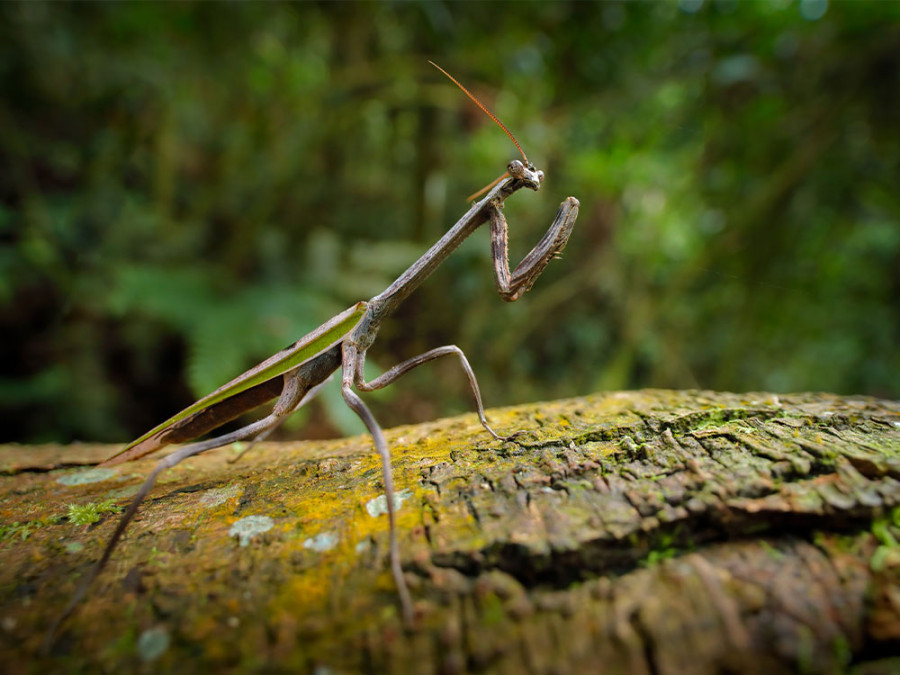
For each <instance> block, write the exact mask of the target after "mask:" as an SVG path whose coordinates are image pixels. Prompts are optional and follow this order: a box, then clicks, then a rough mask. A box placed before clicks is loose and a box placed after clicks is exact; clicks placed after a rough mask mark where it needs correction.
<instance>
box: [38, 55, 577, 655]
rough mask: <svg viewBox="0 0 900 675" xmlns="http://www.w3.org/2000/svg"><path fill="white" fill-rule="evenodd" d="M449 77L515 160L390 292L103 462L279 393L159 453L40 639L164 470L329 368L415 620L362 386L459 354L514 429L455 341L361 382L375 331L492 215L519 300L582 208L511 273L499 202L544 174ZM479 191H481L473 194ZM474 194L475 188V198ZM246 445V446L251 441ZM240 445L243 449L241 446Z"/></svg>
mask: <svg viewBox="0 0 900 675" xmlns="http://www.w3.org/2000/svg"><path fill="white" fill-rule="evenodd" d="M432 65H434V66H435V68H438V70H440V71H441V72H442V73H444V74H445V75H446V76H447V77H449V78H450V79H451V80H452V81H453V82H454V83H455V84H456V85H457V86H459V88H460V89H462V91H463V92H465V94H466V95H467V96H468V97H469V98H470V99H472V101H474V102H475V103H476V104H477V105H478V106H479V107H480V108H481V109H482V110H483V111H484V112H485V113H487V114H488V115H489V116H490V117H491V119H493V120H494V121H495V122H496V123H497V124H498V125H500V127H501V128H502V129H503V130H504V131H505V132H506V134H507V135H508V136H509V137H510V139H512V141H513V143H515V145H516V147H517V148H518V149H519V152H520V153H521V155H522V159H521V160H519V159H514V160H512V161H511V162H510V163H509V165H508V166H507V168H506V173H504V174H503V176H501V177H500V178H499V179H498V180H497V181H495V182H494V183H493V184H492V185H490V186H488V187H487V188H485V190H483V191H482V192H485V191H486V194H485V195H484V196H483V197H482V198H481V199H479V200H478V201H476V202H475V203H473V204H472V206H471V207H470V208H469V210H468V211H466V213H465V214H463V216H462V217H461V218H460V219H459V220H458V221H457V222H456V224H455V225H453V226H452V227H451V228H450V229H449V230H448V231H447V232H446V234H444V236H443V237H441V238H440V240H438V241H437V243H435V244H434V245H433V246H432V247H431V248H430V249H428V251H426V252H425V254H424V255H422V257H421V258H419V259H418V260H417V261H416V262H414V263H413V264H412V265H411V266H410V267H409V268H408V269H407V270H406V271H405V272H403V274H401V275H400V277H399V278H398V279H397V280H396V281H394V282H393V283H392V284H391V285H390V286H389V287H388V288H387V289H386V290H384V291H383V292H382V293H380V294H379V295H376V296H375V297H374V298H372V299H370V300H368V301H364V302H358V303H356V304H355V305H353V306H352V307H350V308H348V309H346V310H345V311H343V312H341V313H340V314H338V315H337V316H335V317H332V318H331V319H329V320H328V321H326V322H325V323H324V324H322V325H321V326H320V327H319V328H317V329H316V330H314V331H312V332H311V333H309V334H308V335H305V336H304V337H302V338H300V339H299V340H298V341H297V342H296V343H294V344H293V345H291V346H290V347H287V348H286V349H283V350H281V351H280V352H278V353H276V354H274V355H273V356H271V357H269V358H268V359H266V360H265V361H263V362H262V363H260V364H258V365H257V366H255V367H253V368H251V369H250V370H248V371H247V372H245V373H243V374H241V375H239V376H237V377H236V378H235V379H233V380H232V381H231V382H228V383H227V384H225V385H223V386H222V387H220V388H218V389H217V390H215V391H214V392H212V393H211V394H209V395H208V396H205V397H204V398H202V399H200V400H199V401H197V402H196V403H194V404H192V405H190V406H189V407H187V408H186V409H184V410H182V411H181V412H179V413H178V414H176V415H175V416H174V417H172V418H171V419H169V420H166V421H165V422H163V423H162V424H160V425H159V426H157V427H155V428H154V429H151V430H150V431H148V432H147V433H146V434H144V435H143V436H141V437H140V438H138V439H136V440H135V441H133V442H132V443H130V444H129V445H128V446H126V447H125V448H124V449H123V450H121V451H120V452H118V453H117V454H115V455H113V456H112V457H110V458H109V459H107V460H106V461H105V462H103V464H102V466H110V465H113V464H118V463H120V462H126V461H129V460H134V459H137V458H139V457H143V456H144V455H147V454H149V453H152V452H155V451H157V450H159V449H161V448H163V447H164V446H167V445H170V444H172V443H183V442H187V441H190V440H192V439H195V438H198V437H200V436H202V435H204V434H206V433H207V432H209V431H211V430H213V429H216V428H218V427H220V426H221V425H223V424H225V423H226V422H228V421H229V420H231V419H234V418H235V417H237V416H238V415H240V414H242V413H244V412H247V411H249V410H252V409H253V408H255V407H257V406H259V405H261V404H263V403H265V402H266V401H269V400H271V399H277V400H276V401H275V404H274V407H273V408H272V410H271V412H270V413H269V414H268V415H267V416H265V417H263V418H262V419H260V420H257V421H255V422H253V423H251V424H248V425H246V426H244V427H242V428H240V429H238V430H237V431H233V432H231V433H226V434H223V435H221V436H218V437H216V438H212V439H209V440H205V441H200V442H196V443H190V444H189V445H184V446H182V447H180V448H178V449H177V450H175V451H174V452H172V453H171V454H169V455H168V456H166V457H165V458H163V459H161V460H160V461H159V463H158V464H157V465H156V466H155V467H154V469H153V470H152V471H151V472H150V474H149V476H147V478H146V480H145V481H144V483H143V485H142V486H141V488H140V489H139V490H138V492H137V494H136V495H135V497H134V499H133V500H132V502H131V504H130V505H129V506H128V508H127V509H126V510H125V511H124V513H123V514H122V517H121V519H120V520H119V523H118V526H117V527H116V530H115V532H114V533H113V535H112V537H110V539H109V542H108V543H107V545H106V548H105V550H104V551H103V554H102V556H101V557H100V559H99V560H98V561H97V563H96V564H95V565H94V567H93V569H92V570H91V572H90V574H88V576H87V578H86V579H85V580H84V581H83V583H82V584H81V586H80V587H79V589H78V590H77V592H76V593H75V595H74V597H73V598H72V600H71V601H70V602H69V604H68V605H67V606H66V608H65V609H64V610H63V612H62V614H61V615H60V616H59V617H58V618H57V620H56V621H55V622H54V624H53V626H52V627H51V628H50V630H49V632H48V635H47V640H46V647H48V648H49V647H50V646H51V645H52V643H53V640H54V636H55V634H56V633H57V631H58V630H59V627H60V625H61V624H62V622H63V621H64V620H65V619H66V617H68V616H69V614H71V613H72V611H73V610H74V608H75V607H76V606H77V605H78V603H79V602H80V601H81V600H82V599H83V598H84V597H85V595H86V593H87V591H88V588H89V587H90V585H91V583H92V582H93V580H94V579H96V577H97V575H99V574H100V572H101V571H102V570H103V569H104V567H105V566H106V564H107V562H108V561H109V559H110V556H111V554H112V553H113V551H114V549H115V547H116V544H117V543H118V542H119V540H120V539H121V537H122V534H123V532H124V531H125V529H126V528H127V527H128V524H129V523H130V522H131V520H132V519H133V518H134V516H135V513H136V512H137V509H138V507H139V506H140V504H141V502H142V501H143V500H144V498H145V497H146V496H147V494H148V493H149V492H150V490H151V489H152V488H153V485H154V483H155V482H156V479H157V477H158V476H159V475H160V473H162V472H163V471H165V470H166V469H168V468H171V467H173V466H175V465H176V464H178V463H180V462H182V461H183V460H185V459H187V458H188V457H193V456H194V455H199V454H200V453H203V452H206V451H207V450H212V449H214V448H220V447H222V446H226V445H230V444H231V443H234V442H235V441H239V440H243V439H251V443H250V446H251V447H252V444H253V443H255V442H257V441H260V440H262V439H264V438H266V437H267V436H268V435H269V434H270V433H271V432H272V431H273V430H274V429H276V428H277V427H278V426H279V425H280V424H281V423H282V422H283V421H284V420H285V419H286V418H287V417H288V416H289V415H291V413H293V412H294V411H295V410H297V409H298V408H300V407H301V406H302V405H304V404H305V403H306V402H307V401H309V400H310V399H311V398H313V397H314V396H315V395H316V394H317V393H318V391H319V389H320V388H321V386H322V385H323V384H324V383H325V382H326V381H327V380H328V378H329V377H330V376H331V374H332V373H333V372H335V371H336V370H338V369H340V370H341V394H342V395H343V398H344V401H346V403H347V405H348V406H350V408H351V409H352V410H353V411H354V412H355V413H356V414H357V415H358V416H359V417H360V418H361V419H362V421H363V423H364V424H365V425H366V428H367V429H368V431H369V433H370V434H371V436H372V439H373V441H374V443H375V449H376V450H377V452H378V454H379V456H380V458H381V464H382V475H383V481H384V492H385V496H386V504H387V514H388V522H389V538H390V556H389V557H390V568H391V573H392V575H393V578H394V582H395V583H396V586H397V593H398V596H399V603H400V609H401V612H402V617H403V621H404V623H405V625H406V626H408V627H410V626H412V625H413V619H414V613H413V605H412V601H411V599H410V594H409V590H408V589H407V587H406V582H405V580H404V578H403V573H402V570H401V567H400V552H399V548H398V543H397V532H396V515H395V510H396V505H395V499H394V494H395V493H394V481H393V477H392V474H391V457H390V451H389V448H388V445H387V442H386V440H385V436H384V433H383V431H382V429H381V427H380V426H379V424H378V422H377V421H376V420H375V417H374V416H373V415H372V413H371V411H370V410H369V408H368V406H367V405H366V404H365V403H364V402H363V400H362V398H360V396H359V393H361V392H368V391H374V390H376V389H381V388H382V387H386V386H387V385H389V384H391V383H392V382H394V380H396V379H397V378H399V377H400V376H401V375H403V374H404V373H407V372H409V371H410V370H412V369H413V368H416V367H417V366H420V365H422V364H424V363H427V362H428V361H432V360H434V359H437V358H439V357H442V356H455V357H456V358H458V359H459V361H460V364H461V365H462V368H463V370H464V371H465V373H466V376H467V378H468V381H469V386H470V387H471V390H472V395H473V398H474V399H475V408H476V410H477V413H478V418H479V420H480V421H481V425H482V426H483V427H484V428H485V430H486V431H487V432H488V433H489V434H490V435H491V436H493V437H494V438H495V439H498V440H509V439H511V438H512V436H502V435H500V434H498V433H497V432H496V431H495V430H494V429H492V428H491V426H490V425H489V424H488V420H487V418H486V417H485V414H484V406H483V404H482V400H481V394H480V392H479V389H478V382H477V381H476V379H475V374H474V373H473V372H472V368H471V367H470V366H469V362H468V361H467V360H466V357H465V354H463V352H462V350H461V349H460V348H459V347H457V346H455V345H445V346H443V347H437V348H435V349H432V350H430V351H427V352H425V353H424V354H420V355H419V356H416V357H414V358H411V359H409V360H407V361H404V362H402V363H400V364H398V365H396V366H394V367H393V368H391V369H390V370H388V371H387V372H385V373H384V374H382V375H380V376H379V377H376V378H375V379H373V380H371V381H369V382H367V381H366V380H365V377H364V375H363V365H364V363H365V359H366V352H367V351H368V349H369V347H371V346H372V343H373V342H374V341H375V338H376V337H377V335H378V330H379V328H380V327H381V323H382V321H384V320H385V319H387V318H388V317H389V316H390V315H391V314H393V313H394V311H395V310H396V309H397V307H398V306H399V305H400V304H401V303H402V302H403V301H404V300H405V299H406V298H407V297H408V296H409V295H410V293H412V292H413V291H414V290H415V289H416V288H417V287H418V286H419V285H420V284H421V283H422V282H423V281H425V279H427V278H428V277H429V276H430V275H431V273H432V272H434V270H435V269H436V268H437V267H438V266H439V265H440V264H441V263H442V262H443V261H444V260H445V259H446V258H447V257H448V256H449V255H450V254H451V253H453V251H454V250H456V248H457V247H458V246H459V245H460V244H461V243H462V242H463V241H464V240H465V239H466V238H467V237H468V236H469V235H471V234H472V233H473V232H474V231H475V230H476V229H477V228H478V227H480V226H481V225H482V224H484V223H490V230H491V254H492V258H493V266H494V279H495V281H496V285H497V289H498V291H499V293H500V297H501V298H503V300H506V301H507V302H512V301H514V300H517V299H518V298H520V297H521V296H522V295H523V294H524V293H525V292H526V291H528V290H529V289H530V288H531V286H532V285H533V284H534V282H535V281H536V280H537V278H538V277H539V276H540V275H541V273H542V272H543V270H544V268H545V267H546V266H547V265H548V264H549V262H550V261H551V260H552V259H553V258H554V257H556V256H557V255H558V254H559V252H560V251H562V249H563V247H564V246H565V245H566V242H567V241H568V239H569V235H570V234H571V233H572V227H573V226H574V224H575V219H576V218H577V216H578V207H579V204H578V200H577V199H575V198H574V197H567V198H566V199H565V200H564V201H563V202H562V203H561V204H560V206H559V211H558V212H557V214H556V217H555V218H554V220H553V223H552V224H551V225H550V227H549V229H548V230H547V232H546V233H545V234H544V236H543V237H542V238H541V240H540V241H538V243H537V244H536V245H535V246H534V248H533V249H532V250H531V252H529V253H528V254H527V255H526V256H525V257H524V258H523V259H522V261H521V262H520V263H519V265H518V266H517V267H516V268H515V269H514V270H513V271H512V272H510V269H509V254H508V250H507V223H506V218H505V217H504V215H503V203H504V201H505V200H506V199H507V198H508V197H510V196H511V195H512V194H514V193H516V192H518V191H519V190H520V189H522V188H528V189H530V190H538V189H540V187H541V183H542V182H543V180H544V173H543V172H542V171H540V170H538V169H536V168H535V166H534V165H533V164H532V163H531V162H530V161H529V160H528V158H527V157H526V155H525V153H524V152H523V151H522V149H521V147H520V146H519V143H518V141H516V139H515V137H513V135H512V134H511V133H510V132H509V130H508V129H507V128H506V127H505V126H504V125H503V124H502V123H501V122H500V120H498V119H497V118H496V117H495V116H494V115H493V114H492V113H491V112H490V111H488V110H487V108H486V107H485V106H484V105H483V104H482V103H481V102H480V101H478V99H476V98H475V96H473V95H472V94H471V93H470V92H469V91H468V90H466V88H465V87H463V86H462V85H461V84H459V82H457V81H456V80H455V79H454V78H453V77H452V76H451V75H450V74H449V73H447V72H446V71H444V70H443V69H442V68H440V67H439V66H437V65H436V64H432ZM477 194H480V193H477ZM477 194H476V195H475V196H477ZM247 449H249V447H248V448H247ZM244 452H246V450H245V451H244Z"/></svg>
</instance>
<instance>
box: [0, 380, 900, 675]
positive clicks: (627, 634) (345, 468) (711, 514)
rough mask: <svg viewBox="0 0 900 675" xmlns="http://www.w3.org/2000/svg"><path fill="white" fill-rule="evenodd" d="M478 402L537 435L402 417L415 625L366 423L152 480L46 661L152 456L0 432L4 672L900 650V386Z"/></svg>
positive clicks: (502, 663)
mask: <svg viewBox="0 0 900 675" xmlns="http://www.w3.org/2000/svg"><path fill="white" fill-rule="evenodd" d="M489 417H490V418H491V420H492V422H493V423H494V425H495V428H497V429H498V430H500V431H501V432H503V433H508V432H510V431H512V430H516V429H522V430H524V431H525V433H523V434H522V435H521V436H519V437H517V438H516V440H515V442H497V441H493V440H491V439H490V438H489V437H488V435H487V434H485V433H484V432H483V431H482V430H481V429H480V427H479V426H478V424H477V420H475V417H474V416H473V415H467V416H463V417H459V418H453V419H447V420H441V421H438V422H434V423H431V424H422V425H417V426H408V427H401V428H397V429H394V430H391V431H390V432H389V433H388V438H389V441H390V444H391V448H392V452H393V457H394V467H395V476H396V478H395V480H396V483H397V487H398V490H401V491H402V492H401V495H400V497H401V498H402V505H401V506H400V510H399V528H400V540H401V548H402V554H403V566H404V570H405V574H406V577H407V579H408V582H409V585H410V588H411V591H412V594H413V597H414V599H415V603H416V612H417V625H416V626H415V628H414V629H413V630H411V631H406V630H404V628H403V626H402V624H401V621H400V617H399V613H398V606H397V599H396V595H395V590H394V588H393V585H392V583H391V578H390V574H389V572H388V568H387V561H386V555H387V522H386V521H387V519H386V517H385V516H384V515H383V510H384V509H383V507H384V500H383V498H381V499H379V495H380V489H381V485H380V471H379V465H378V461H377V458H376V457H375V456H374V453H373V451H372V449H371V442H370V440H369V439H368V437H357V438H350V439H342V440H336V441H326V442H296V443H266V444H263V445H261V447H259V448H256V449H254V450H253V451H252V452H251V453H249V454H248V455H247V456H246V457H245V458H244V459H242V460H241V462H239V463H237V464H234V465H232V464H228V463H227V462H226V458H227V457H228V456H229V454H230V452H231V451H230V450H229V449H225V450H224V451H218V452H214V453H210V454H208V455H205V456H201V457H197V458H194V459H192V460H189V461H188V462H185V463H183V464H182V465H180V466H178V467H176V468H175V469H173V470H171V471H170V472H168V474H163V476H162V477H161V480H160V483H159V484H158V485H157V486H156V488H155V489H154V490H153V492H152V493H151V495H150V497H149V498H148V500H147V501H146V502H145V503H144V505H143V506H142V507H141V509H140V511H139V514H138V517H137V519H136V521H135V522H134V523H132V525H131V527H129V529H128V530H127V532H126V535H125V538H124V540H123V541H122V543H121V544H120V546H119V548H118V549H117V550H116V552H115V553H114V555H113V558H112V561H111V563H110V565H109V567H108V568H107V570H106V571H105V572H104V573H103V574H102V575H101V576H100V577H99V578H98V580H97V581H96V582H95V583H94V585H93V587H92V589H91V592H90V595H89V597H88V599H87V600H86V601H85V602H84V603H82V604H81V606H80V607H78V609H77V610H76V612H75V613H74V614H73V615H72V616H71V617H70V618H69V619H68V620H67V621H66V622H65V624H64V626H63V628H62V630H61V632H60V635H59V637H58V639H57V641H56V643H55V645H54V647H53V649H52V651H51V653H50V654H49V655H48V656H41V655H40V645H41V641H42V639H43V636H44V631H45V630H46V628H47V627H48V625H49V624H50V623H51V621H52V620H53V619H54V617H56V616H57V615H58V613H59V612H60V611H61V609H62V608H63V606H64V605H65V604H66V603H67V602H68V600H69V598H70V597H71V595H72V593H73V592H74V591H75V589H76V587H77V585H78V582H79V580H80V579H82V578H84V576H85V575H86V574H87V573H88V571H89V569H90V566H91V564H92V563H93V562H94V561H96V560H97V558H98V557H99V555H100V552H101V551H102V547H103V545H104V543H105V541H106V540H107V538H108V537H109V536H110V534H111V532H112V530H113V528H114V527H115V524H116V521H117V516H116V514H115V513H110V512H109V509H110V507H111V506H118V507H120V508H121V507H123V506H124V505H126V504H127V503H128V500H129V497H130V495H132V494H133V493H134V491H135V490H136V488H137V486H138V485H139V484H140V483H141V481H142V479H143V476H145V475H146V473H147V472H148V470H149V469H150V468H151V467H152V465H153V460H152V459H145V460H142V461H139V462H133V463H130V464H125V465H122V466H120V467H116V468H115V469H98V468H94V469H84V468H80V469H76V468H55V469H54V468H53V467H54V466H65V465H66V460H65V459H64V457H65V452H66V448H60V449H59V450H58V456H57V457H56V458H54V457H53V456H52V453H51V454H47V452H48V451H46V450H45V451H44V454H43V455H41V456H40V457H39V458H38V460H37V461H35V462H34V463H33V464H30V463H29V461H28V455H27V453H28V449H27V448H21V447H6V448H2V449H0V467H3V469H4V471H3V474H2V475H0V504H2V510H0V524H2V530H0V532H2V539H0V561H2V565H0V659H2V663H3V668H4V670H5V671H6V672H48V671H49V672H100V671H106V672H113V671H115V672H145V671H146V672H200V671H208V672H251V673H252V672H267V673H268V672H317V673H344V672H358V671H365V672H384V671H390V672H415V673H433V672H440V673H444V672H447V673H453V672H491V673H494V672H496V673H521V672H526V673H569V672H590V671H593V672H603V673H658V674H663V673H759V672H763V673H767V674H772V673H778V672H810V673H821V672H856V673H879V672H884V673H887V672H900V659H898V656H897V655H898V654H900V545H898V540H900V403H897V402H891V401H883V400H877V399H870V398H860V397H838V396H833V395H827V394H795V395H780V396H776V395H773V394H741V395H738V394H723V393H710V392H696V391H689V392H672V391H640V392H630V393H612V394H598V395H593V396H587V397H583V398H576V399H571V400H565V401H555V402H550V403H541V404H533V405H526V406H520V407H516V408H508V409H503V410H492V411H489ZM115 449H116V448H113V447H107V448H86V447H82V448H79V452H80V453H81V455H80V456H81V457H93V456H94V455H95V454H96V455H104V454H111V453H112V452H113V451H114V450H115ZM73 505H74V506H75V508H72V506H73ZM79 507H80V508H79ZM92 519H96V522H94V523H87V524H84V522H85V521H89V520H92Z"/></svg>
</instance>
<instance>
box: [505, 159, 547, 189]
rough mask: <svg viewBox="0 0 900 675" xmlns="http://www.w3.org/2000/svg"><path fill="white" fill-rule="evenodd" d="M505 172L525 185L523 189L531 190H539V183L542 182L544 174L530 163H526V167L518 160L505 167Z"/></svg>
mask: <svg viewBox="0 0 900 675" xmlns="http://www.w3.org/2000/svg"><path fill="white" fill-rule="evenodd" d="M506 171H507V173H508V174H509V175H510V176H512V177H513V178H515V179H517V180H520V181H522V182H523V183H525V187H528V188H531V189H532V190H540V188H541V183H543V182H544V172H543V171H541V170H540V169H535V168H534V164H532V163H531V162H528V164H527V165H526V164H525V163H523V162H521V161H520V160H518V159H514V160H513V161H511V162H510V163H509V164H508V165H507V166H506Z"/></svg>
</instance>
